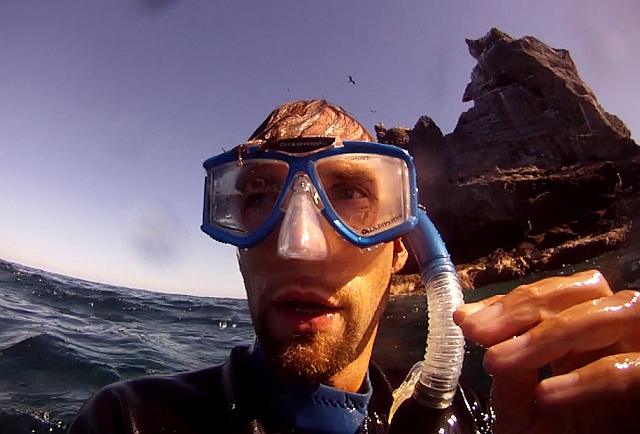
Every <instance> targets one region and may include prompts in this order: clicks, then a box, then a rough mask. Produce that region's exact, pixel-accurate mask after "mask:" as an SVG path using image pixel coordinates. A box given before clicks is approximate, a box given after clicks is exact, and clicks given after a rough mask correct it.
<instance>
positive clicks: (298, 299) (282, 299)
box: [273, 289, 340, 308]
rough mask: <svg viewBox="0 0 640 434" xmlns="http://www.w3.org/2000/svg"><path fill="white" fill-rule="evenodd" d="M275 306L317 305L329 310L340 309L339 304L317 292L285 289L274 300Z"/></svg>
mask: <svg viewBox="0 0 640 434" xmlns="http://www.w3.org/2000/svg"><path fill="white" fill-rule="evenodd" d="M273 303H274V304H278V305H280V304H288V303H303V304H317V305H322V306H325V307H327V308H339V307H340V306H338V304H337V303H336V302H335V301H334V300H332V299H331V298H330V297H327V296H325V295H323V294H322V293H319V292H317V291H315V290H304V289H285V290H283V291H281V292H280V293H279V294H277V295H276V297H275V298H274V299H273Z"/></svg>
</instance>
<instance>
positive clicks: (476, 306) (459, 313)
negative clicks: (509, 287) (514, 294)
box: [453, 294, 504, 325]
mask: <svg viewBox="0 0 640 434" xmlns="http://www.w3.org/2000/svg"><path fill="white" fill-rule="evenodd" d="M502 297H504V295H500V294H498V295H494V296H492V297H489V298H485V299H483V300H480V301H476V302H474V303H466V304H463V305H462V306H460V307H459V308H458V309H457V310H456V311H455V312H454V313H453V320H454V321H455V323H456V324H458V325H460V323H462V321H464V319H465V318H466V317H468V316H469V315H471V314H473V313H476V312H478V311H480V310H482V309H484V308H485V307H487V306H489V305H491V304H493V303H495V302H496V301H498V300H500V299H501V298H502Z"/></svg>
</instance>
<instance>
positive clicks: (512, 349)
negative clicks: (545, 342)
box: [491, 333, 531, 358]
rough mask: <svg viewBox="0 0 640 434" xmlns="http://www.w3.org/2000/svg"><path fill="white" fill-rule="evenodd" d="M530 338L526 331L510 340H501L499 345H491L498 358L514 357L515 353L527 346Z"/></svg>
mask: <svg viewBox="0 0 640 434" xmlns="http://www.w3.org/2000/svg"><path fill="white" fill-rule="evenodd" d="M530 340H531V337H530V335H529V333H525V334H523V335H520V336H517V337H514V338H513V339H510V340H508V341H505V342H501V343H499V344H498V345H494V346H493V347H491V352H492V353H493V355H494V357H498V358H503V357H512V356H514V354H515V353H517V352H519V351H520V350H522V349H523V348H525V347H526V346H527V344H528V343H529V341H530Z"/></svg>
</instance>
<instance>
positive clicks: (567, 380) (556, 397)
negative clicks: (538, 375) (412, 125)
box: [537, 372, 580, 403]
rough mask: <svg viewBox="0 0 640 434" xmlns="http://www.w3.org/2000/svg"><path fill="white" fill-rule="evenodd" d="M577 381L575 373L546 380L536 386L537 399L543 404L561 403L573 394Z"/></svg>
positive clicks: (578, 377) (578, 376) (577, 375)
mask: <svg viewBox="0 0 640 434" xmlns="http://www.w3.org/2000/svg"><path fill="white" fill-rule="evenodd" d="M579 379H580V375H579V374H578V373H577V372H570V373H568V374H565V375H558V376H556V377H551V378H547V379H545V380H543V381H542V382H541V383H540V385H539V386H538V392H537V399H539V400H540V401H543V402H545V403H551V402H554V403H558V402H560V401H563V400H564V399H566V398H567V397H570V396H572V395H573V394H574V392H575V390H574V388H575V386H576V384H577V383H578V380H579Z"/></svg>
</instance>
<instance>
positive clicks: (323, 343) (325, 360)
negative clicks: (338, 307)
mask: <svg viewBox="0 0 640 434" xmlns="http://www.w3.org/2000/svg"><path fill="white" fill-rule="evenodd" d="M256 332H257V334H258V340H259V341H260V345H261V347H262V350H263V352H264V355H265V358H266V359H267V363H268V364H269V366H271V367H272V369H274V370H275V371H276V373H277V374H278V376H279V377H281V378H282V379H284V380H287V381H294V382H305V383H325V384H326V383H327V382H328V380H329V379H330V378H331V377H333V376H335V375H336V374H338V373H339V372H340V371H342V370H343V369H344V368H346V367H347V366H348V365H349V364H350V363H351V362H353V361H354V360H355V359H356V358H357V356H358V355H357V347H358V339H357V337H356V336H355V333H354V332H353V331H351V330H347V331H346V332H345V333H344V335H342V336H339V337H337V338H336V337H335V336H329V335H327V334H326V333H320V332H308V333H294V334H292V335H291V336H290V337H289V338H288V339H285V340H278V339H276V338H274V336H273V334H272V333H270V331H269V328H268V326H263V327H259V328H258V330H256Z"/></svg>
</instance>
